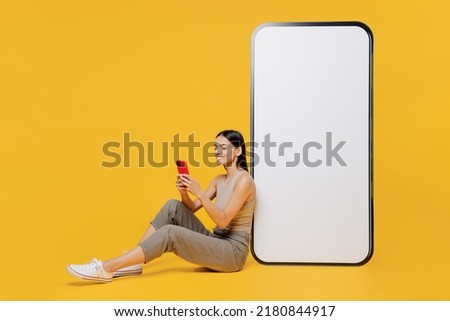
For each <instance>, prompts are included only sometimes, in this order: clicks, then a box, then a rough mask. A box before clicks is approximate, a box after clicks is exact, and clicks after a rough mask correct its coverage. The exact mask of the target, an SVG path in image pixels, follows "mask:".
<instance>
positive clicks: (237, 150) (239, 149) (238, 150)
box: [236, 146, 242, 156]
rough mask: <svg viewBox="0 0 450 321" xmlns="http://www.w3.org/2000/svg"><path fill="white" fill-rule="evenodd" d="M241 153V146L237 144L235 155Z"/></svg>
mask: <svg viewBox="0 0 450 321" xmlns="http://www.w3.org/2000/svg"><path fill="white" fill-rule="evenodd" d="M241 154H242V147H241V146H239V147H238V148H237V149H236V156H240V155H241Z"/></svg>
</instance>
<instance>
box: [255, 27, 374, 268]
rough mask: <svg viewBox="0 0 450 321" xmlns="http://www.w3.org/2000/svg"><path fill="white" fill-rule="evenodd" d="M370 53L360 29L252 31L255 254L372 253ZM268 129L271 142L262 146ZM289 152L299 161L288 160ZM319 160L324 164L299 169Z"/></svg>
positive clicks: (329, 259) (300, 258)
mask: <svg viewBox="0 0 450 321" xmlns="http://www.w3.org/2000/svg"><path fill="white" fill-rule="evenodd" d="M370 50H371V36H370V35H369V34H368V32H367V31H366V30H365V29H363V28H362V27H361V26H359V25H342V26H341V25H301V24H300V25H283V24H279V25H266V26H263V27H262V28H260V29H258V30H257V31H256V32H255V34H254V39H253V75H252V77H253V78H252V80H253V86H252V87H253V88H252V101H253V104H252V122H253V123H252V141H253V142H255V143H256V144H255V145H257V146H255V147H254V150H253V153H254V154H255V155H256V156H255V158H254V160H255V166H254V168H253V175H254V179H255V183H256V186H257V206H256V210H255V217H254V229H253V252H254V254H255V255H256V257H257V258H258V259H259V260H261V261H263V262H268V263H269V262H273V263H278V262H279V263H282V262H286V263H331V264H335V263H348V264H358V263H360V262H362V261H364V260H365V259H366V258H367V257H368V256H369V254H370V252H371V246H372V245H371V229H370V227H371V219H372V218H371V215H372V213H371V206H370V204H371V192H370V183H371V182H370V109H371V104H370V91H371V87H370V86H371V74H370V73H371V71H370V64H371V61H370V59H371V58H370V57H371V52H370ZM327 133H329V134H328V135H329V137H328V138H329V139H328V145H329V149H330V148H331V149H332V148H334V147H336V145H337V144H339V142H341V141H342V142H344V143H343V145H342V146H341V148H340V149H339V150H338V155H339V157H341V159H342V160H343V161H344V162H345V164H346V165H347V166H342V165H341V164H340V163H339V162H338V161H337V160H336V158H332V159H331V166H327V164H326V154H327ZM268 134H270V141H271V142H274V143H275V144H276V146H273V147H270V148H268V147H267V146H266V147H263V146H262V142H264V140H265V138H266V139H267V135H268ZM330 135H331V141H330ZM283 143H284V145H283ZM308 143H309V145H311V143H312V144H313V145H312V146H310V147H309V148H308V149H307V150H308V155H307V156H308V157H307V159H306V160H305V159H304V156H305V153H303V151H304V150H303V147H304V146H305V144H306V146H308ZM318 144H320V145H318ZM280 146H281V147H280ZM283 146H284V148H283ZM320 146H322V148H320ZM283 151H284V152H283ZM295 154H300V161H299V163H298V164H296V165H292V164H291V166H288V164H287V163H288V162H292V161H294V160H295ZM329 154H331V153H329ZM297 156H298V155H297ZM316 161H317V164H319V163H320V161H322V163H321V164H320V165H318V166H316V167H311V166H307V165H306V163H308V162H309V163H308V164H311V163H314V162H316ZM274 164H275V166H274ZM329 165H330V164H329Z"/></svg>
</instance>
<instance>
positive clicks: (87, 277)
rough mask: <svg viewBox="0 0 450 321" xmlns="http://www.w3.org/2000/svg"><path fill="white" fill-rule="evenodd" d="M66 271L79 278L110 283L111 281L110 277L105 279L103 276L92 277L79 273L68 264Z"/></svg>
mask: <svg viewBox="0 0 450 321" xmlns="http://www.w3.org/2000/svg"><path fill="white" fill-rule="evenodd" d="M67 272H69V273H70V274H72V275H73V276H74V277H76V278H79V279H83V280H89V281H99V282H102V283H110V282H111V281H112V278H111V279H105V278H100V277H93V276H89V275H84V274H80V273H78V272H77V271H75V270H73V269H72V268H71V267H70V266H69V265H68V266H67Z"/></svg>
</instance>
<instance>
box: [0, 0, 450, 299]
mask: <svg viewBox="0 0 450 321" xmlns="http://www.w3.org/2000/svg"><path fill="white" fill-rule="evenodd" d="M446 3H447V1H411V0H410V1H392V0H383V1H360V0H358V1H356V0H355V1H348V0H347V1H300V0H297V1H287V0H280V1H267V0H258V1H215V0H208V1H152V0H145V1H142V0H134V1H115V0H108V1H85V0H79V1H56V0H55V1H49V0H44V1H25V0H17V1H7V0H1V1H0V106H1V109H0V110H1V115H0V147H1V157H0V168H1V178H0V182H1V183H0V184H1V185H0V215H1V224H0V244H1V252H0V260H1V262H0V299H2V300H448V299H450V270H449V266H450V251H449V245H450V232H449V227H450V204H449V194H450V193H449V192H450V184H449V179H450V171H449V163H450V162H449V157H450V152H449V139H450V135H449V134H448V122H449V116H450V111H449V110H450V90H449V89H450V62H449V61H450V59H449V57H450V50H449V48H450V41H449V40H450V39H449V34H450V20H449V19H448V12H450V10H449V9H450V8H449V7H448V6H447V5H446ZM342 20H350V21H351V20H358V21H362V22H364V23H366V24H367V25H368V26H369V27H370V28H371V29H372V31H373V34H374V39H375V53H374V63H375V68H374V75H375V77H374V88H375V94H374V117H375V119H374V131H375V145H374V157H375V163H374V164H375V172H374V178H375V254H374V256H373V258H372V260H371V261H370V262H369V263H368V264H366V265H364V266H361V267H337V266H264V265H260V264H258V263H256V262H255V261H254V259H253V258H250V259H249V261H248V263H247V266H246V269H244V271H242V272H239V273H231V274H219V273H210V272H202V271H201V270H199V269H198V268H197V267H196V266H194V265H192V264H190V263H187V262H184V261H182V260H180V259H179V258H177V257H176V256H174V255H173V254H167V255H165V256H163V257H162V258H159V259H157V260H156V261H154V262H152V263H151V264H148V265H147V266H145V268H144V275H143V276H142V277H138V278H125V279H120V280H115V281H114V282H113V283H112V284H108V285H102V284H101V285H99V284H93V283H90V282H82V281H78V280H77V279H75V278H73V277H71V276H70V275H69V274H68V273H67V272H66V270H65V266H66V264H68V263H83V262H85V261H88V260H90V259H91V258H92V257H93V256H96V257H98V258H99V259H104V258H108V257H110V256H115V255H117V254H120V253H121V252H122V251H123V250H124V249H127V248H130V247H131V246H133V245H134V244H135V243H136V241H137V240H138V239H139V238H140V237H141V235H142V233H143V232H144V229H145V228H146V226H147V224H148V222H149V220H150V218H151V217H152V215H153V214H154V213H155V212H156V211H157V210H158V209H159V207H160V206H161V205H162V204H163V202H164V201H165V200H166V199H168V198H170V197H177V191H176V190H175V188H174V172H175V169H174V168H173V167H166V168H154V167H150V166H146V167H145V168H138V167H137V166H136V163H134V166H133V167H132V168H123V167H119V168H114V169H107V168H103V167H101V166H100V164H101V162H102V161H103V160H108V159H107V158H105V157H104V156H103V155H102V151H101V148H102V146H103V144H104V143H105V142H107V141H111V140H115V141H119V142H120V141H122V139H123V138H122V135H123V133H124V132H129V133H131V137H132V139H133V140H137V141H140V142H147V141H155V142H156V143H159V142H161V141H171V140H172V139H173V136H174V135H175V134H176V133H178V132H179V133H180V137H181V138H184V139H187V136H188V135H189V134H191V133H195V137H196V139H197V140H199V141H202V142H206V141H208V140H211V139H213V138H214V137H215V134H216V133H217V132H218V131H219V130H222V129H225V128H236V129H239V130H241V131H242V132H243V133H244V135H245V136H246V139H249V121H250V115H249V108H250V107H249V105H250V39H251V34H252V31H253V30H254V28H255V27H257V26H258V25H259V24H261V23H264V22H271V21H342ZM157 146H158V145H157ZM134 159H135V160H136V158H134ZM219 171H220V169H219V168H215V169H208V168H206V167H204V166H203V167H198V168H191V172H192V174H193V176H195V177H197V178H198V179H199V180H200V182H201V183H202V186H203V187H206V184H207V182H208V180H209V179H210V178H211V177H212V176H213V175H215V174H216V173H218V172H219ZM200 215H201V217H202V219H204V221H205V223H206V224H207V225H208V226H211V222H210V221H208V220H206V216H205V213H204V212H202V213H201V214H200Z"/></svg>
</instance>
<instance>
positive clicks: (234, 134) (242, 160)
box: [216, 129, 248, 172]
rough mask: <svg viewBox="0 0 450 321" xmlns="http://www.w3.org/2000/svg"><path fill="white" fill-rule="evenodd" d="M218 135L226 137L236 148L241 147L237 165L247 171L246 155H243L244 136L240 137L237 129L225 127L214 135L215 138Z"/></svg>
mask: <svg viewBox="0 0 450 321" xmlns="http://www.w3.org/2000/svg"><path fill="white" fill-rule="evenodd" d="M219 136H223V137H225V138H226V139H228V140H229V141H230V143H231V144H233V146H234V147H236V148H239V147H241V150H242V152H241V155H239V156H238V160H237V166H239V167H240V168H242V169H244V170H246V171H247V172H248V167H247V157H246V155H245V142H244V137H242V134H241V133H240V132H238V131H237V130H232V129H227V130H222V131H221V132H220V133H218V134H217V135H216V138H217V137H219Z"/></svg>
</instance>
